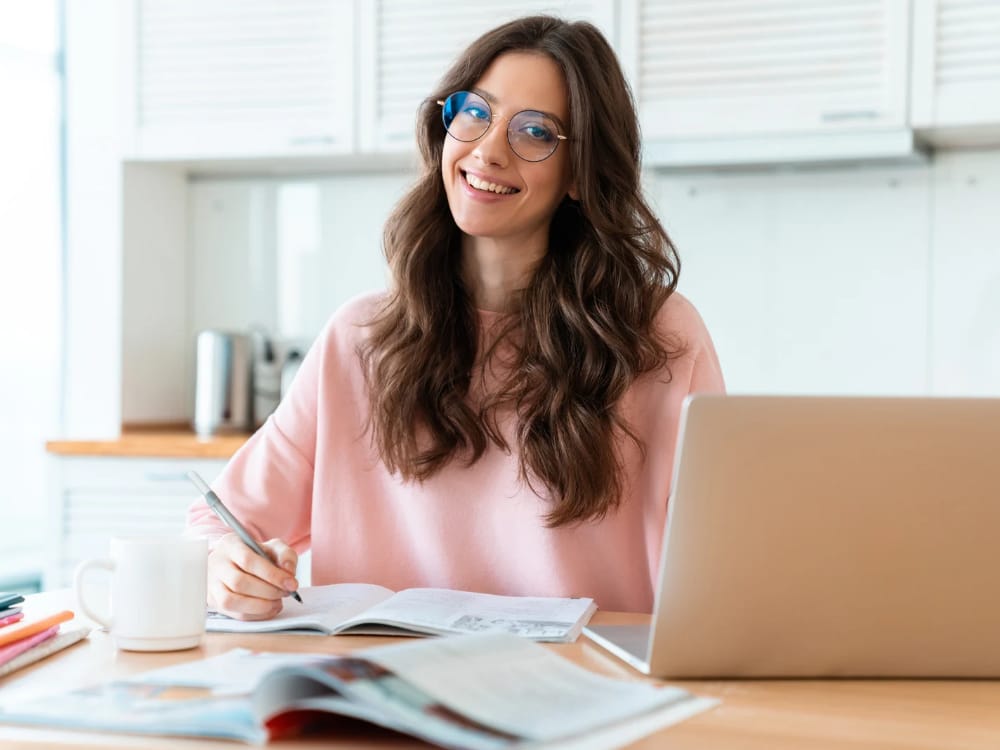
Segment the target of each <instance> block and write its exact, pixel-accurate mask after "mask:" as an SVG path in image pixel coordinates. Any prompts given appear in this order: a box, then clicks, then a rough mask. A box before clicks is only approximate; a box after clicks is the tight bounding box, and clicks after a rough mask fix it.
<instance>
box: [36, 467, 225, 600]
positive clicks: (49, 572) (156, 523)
mask: <svg viewBox="0 0 1000 750" xmlns="http://www.w3.org/2000/svg"><path fill="white" fill-rule="evenodd" d="M50 460H51V464H50V468H51V473H50V476H51V478H52V480H53V485H52V488H51V493H52V506H51V513H52V524H53V529H52V533H51V534H50V544H51V545H52V546H51V548H50V550H49V554H48V559H47V560H46V561H45V588H46V589H50V588H53V587H60V586H68V585H71V584H72V582H73V570H74V568H75V567H76V565H77V564H78V563H79V562H80V561H82V560H84V559H86V558H89V557H107V555H108V544H109V542H110V540H111V538H112V537H114V536H146V535H153V536H156V535H161V534H166V535H172V534H177V535H179V534H181V532H182V531H183V530H184V520H185V516H186V511H187V508H188V506H189V505H190V504H191V503H192V502H194V500H195V499H197V497H198V491H197V490H196V489H195V488H194V487H193V486H192V484H191V482H190V481H189V480H188V479H187V477H186V476H185V474H186V472H188V471H190V470H192V469H193V470H195V471H197V472H198V473H199V474H200V475H201V476H202V477H203V478H204V479H205V481H207V482H211V481H213V480H214V479H215V478H216V477H217V476H218V475H219V474H220V473H221V472H222V469H223V468H224V467H225V465H226V462H225V461H224V460H221V459H219V460H216V459H188V460H180V459H157V458H148V459H142V458H96V457H72V456H70V457H66V456H56V457H52V458H51V459H50Z"/></svg>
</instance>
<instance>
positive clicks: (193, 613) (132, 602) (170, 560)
mask: <svg viewBox="0 0 1000 750" xmlns="http://www.w3.org/2000/svg"><path fill="white" fill-rule="evenodd" d="M207 560H208V541H207V540H206V539H188V538H184V537H116V538H114V539H112V540H111V556H110V557H109V558H101V559H92V560H86V561H84V562H82V563H80V564H79V565H78V566H77V568H76V575H75V577H74V588H75V589H76V599H77V602H78V603H79V605H80V609H81V610H82V611H83V613H84V614H85V615H87V616H88V617H90V618H91V619H92V620H95V621H96V622H99V623H100V624H101V625H103V626H104V627H105V628H107V629H108V631H110V633H111V637H112V638H113V639H114V642H115V645H116V646H117V647H118V648H120V649H125V650H127V651H177V650H180V649H185V648H194V647H195V646H197V645H199V644H200V643H201V639H202V636H203V635H204V633H205V615H206V604H205V599H206V565H207ZM95 568H99V569H103V570H108V571H110V572H111V609H110V612H109V613H108V614H107V615H106V614H104V613H103V612H101V611H99V610H95V609H94V608H92V607H91V606H89V604H88V603H87V599H86V594H85V590H84V585H83V584H84V579H85V578H86V576H87V572H88V571H91V570H93V569H95Z"/></svg>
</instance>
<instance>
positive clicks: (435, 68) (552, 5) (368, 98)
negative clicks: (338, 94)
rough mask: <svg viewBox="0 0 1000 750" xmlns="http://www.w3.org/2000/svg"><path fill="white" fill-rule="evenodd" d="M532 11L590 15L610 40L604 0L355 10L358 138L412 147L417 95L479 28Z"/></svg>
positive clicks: (379, 146) (381, 0)
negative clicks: (359, 70) (357, 61)
mask: <svg viewBox="0 0 1000 750" xmlns="http://www.w3.org/2000/svg"><path fill="white" fill-rule="evenodd" d="M533 13H554V14H557V15H559V16H561V17H563V18H567V19H571V20H587V21H590V22H591V23H593V24H594V25H595V26H597V27H598V28H600V29H601V31H602V32H604V34H605V36H607V37H608V40H609V41H610V42H611V43H612V44H615V38H614V37H615V35H614V3H611V2H606V0H556V1H555V2H553V0H503V1H499V2H498V1H497V0H484V1H483V2H475V3H469V2H463V1H462V0H443V1H442V2H437V3H429V2H426V1H425V0H377V1H374V2H369V3H364V4H363V6H362V9H361V10H360V16H359V20H360V34H359V45H360V48H361V52H360V59H361V68H360V69H361V76H360V90H359V102H358V105H359V108H360V115H361V120H360V125H359V142H360V145H361V148H362V149H365V150H368V151H388V152H394V151H395V152H399V151H411V150H413V149H414V148H415V143H414V124H415V122H416V116H417V110H418V108H419V107H420V104H421V102H422V101H423V100H424V99H425V98H426V97H427V95H428V94H429V93H430V92H431V89H433V88H434V86H435V84H436V82H437V81H438V80H439V79H440V78H441V76H442V75H444V73H445V71H446V70H447V69H448V67H449V66H450V65H451V63H452V62H453V61H454V60H455V58H456V57H457V56H458V54H459V53H460V52H461V51H462V50H463V49H464V48H465V47H466V46H467V45H468V44H469V43H470V42H472V41H474V40H475V39H476V37H478V36H479V35H480V34H482V33H483V32H485V31H488V30H489V29H491V28H493V27H494V26H498V25H500V24H501V23H503V22H505V21H509V20H511V19H513V18H516V17H518V16H524V15H530V14H533Z"/></svg>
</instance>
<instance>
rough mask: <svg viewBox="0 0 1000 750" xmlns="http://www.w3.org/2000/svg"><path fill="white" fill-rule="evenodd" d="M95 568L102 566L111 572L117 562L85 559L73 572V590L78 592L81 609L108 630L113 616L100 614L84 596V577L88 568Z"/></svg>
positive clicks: (78, 602)
mask: <svg viewBox="0 0 1000 750" xmlns="http://www.w3.org/2000/svg"><path fill="white" fill-rule="evenodd" d="M93 568H100V569H101V570H107V571H109V572H111V573H113V572H114V570H115V563H114V561H113V560H108V559H106V558H103V559H95V560H84V561H83V562H82V563H80V564H79V565H77V566H76V572H75V573H74V574H73V590H74V591H75V592H76V601H77V604H79V605H80V609H81V610H83V613H84V614H85V615H87V617H89V618H90V619H91V620H93V621H94V622H97V623H99V624H101V625H103V626H104V627H105V628H106V629H107V630H111V618H110V617H107V616H106V615H104V614H99V613H97V612H95V611H94V610H93V609H91V608H90V606H88V604H87V602H86V600H85V599H84V596H83V579H84V577H85V575H86V573H87V571H88V570H91V569H93Z"/></svg>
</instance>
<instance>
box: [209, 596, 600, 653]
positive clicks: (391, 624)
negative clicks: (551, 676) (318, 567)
mask: <svg viewBox="0 0 1000 750" xmlns="http://www.w3.org/2000/svg"><path fill="white" fill-rule="evenodd" d="M299 593H300V594H301V596H302V602H303V603H301V604H300V603H299V602H297V601H295V600H294V599H291V598H288V599H286V600H285V602H284V609H283V610H282V612H281V614H279V615H278V616H277V617H274V618H272V619H270V620H257V621H252V622H247V621H243V620H234V619H231V618H229V617H226V616H225V615H219V614H215V613H212V614H209V617H208V621H207V623H206V628H207V629H208V630H210V631H224V632H233V633H267V632H275V631H289V630H312V631H318V632H321V633H327V634H329V635H334V634H337V635H340V634H356V635H361V634H364V635H386V634H391V635H449V634H458V633H477V632H484V631H502V632H507V633H512V634H514V635H518V636H521V637H522V638H528V639H530V640H534V641H551V642H557V643H570V642H572V641H575V640H576V639H577V637H578V636H579V635H580V632H581V630H582V629H583V626H584V625H586V624H587V622H588V621H589V620H590V617H591V615H593V614H594V612H595V611H596V609H597V606H596V605H595V604H594V601H593V599H582V598H581V599H577V598H572V599H570V598H565V599H562V598H552V597H529V596H497V595H494V594H479V593H475V592H472V591H452V590H450V589H405V590H403V591H399V592H394V591H392V590H390V589H387V588H384V587H383V586H376V585H374V584H367V583H336V584H330V585H327V586H307V587H305V588H303V589H301V590H300V592H299Z"/></svg>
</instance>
